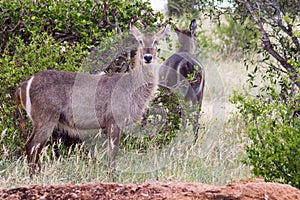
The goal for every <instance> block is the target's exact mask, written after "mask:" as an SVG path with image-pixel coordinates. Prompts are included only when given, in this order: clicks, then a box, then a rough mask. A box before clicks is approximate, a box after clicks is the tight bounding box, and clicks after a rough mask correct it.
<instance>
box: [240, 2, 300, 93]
mask: <svg viewBox="0 0 300 200" xmlns="http://www.w3.org/2000/svg"><path fill="white" fill-rule="evenodd" d="M238 1H239V0H238ZM239 2H242V1H239ZM242 3H243V4H244V5H245V6H246V8H247V10H248V11H249V13H250V15H251V16H252V19H253V20H254V22H255V23H256V25H257V26H258V29H259V31H260V32H261V33H262V35H263V38H262V39H261V41H262V45H263V49H264V50H266V51H267V52H269V53H270V54H271V55H272V56H273V57H274V58H275V59H276V60H277V61H278V62H280V64H281V65H282V66H283V67H284V68H285V69H286V70H287V71H288V72H289V73H290V75H289V76H290V78H291V80H293V81H294V82H295V84H296V85H297V87H298V88H299V89H300V79H299V76H298V73H297V71H296V70H295V69H294V68H293V67H292V66H291V64H290V63H288V62H287V60H285V59H284V58H283V57H282V56H281V55H280V54H279V53H278V52H277V51H275V50H274V47H273V45H272V43H271V41H270V39H269V35H268V33H267V32H266V30H265V29H264V27H263V24H262V21H261V18H260V17H259V16H256V14H255V13H254V10H253V7H252V6H251V5H250V3H249V1H243V2H242Z"/></svg>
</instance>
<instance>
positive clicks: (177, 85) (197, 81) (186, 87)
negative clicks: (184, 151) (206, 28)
mask: <svg viewBox="0 0 300 200" xmlns="http://www.w3.org/2000/svg"><path fill="white" fill-rule="evenodd" d="M196 28H197V22H196V20H195V19H193V20H192V21H191V23H190V27H189V29H188V30H181V29H179V28H178V27H176V26H175V25H174V29H175V32H176V33H177V37H178V42H179V44H180V48H179V50H178V52H177V53H175V54H173V55H171V56H170V57H169V58H168V59H167V60H166V61H165V62H164V63H163V65H162V66H161V68H160V72H159V74H160V84H161V85H162V86H164V87H167V88H172V89H176V90H179V91H180V92H181V93H182V94H183V96H184V99H185V101H191V102H192V103H193V104H198V105H199V107H200V108H201V106H202V100H203V93H204V84H205V74H204V68H203V66H202V64H201V63H200V62H199V61H198V60H197V59H196V58H195V57H194V56H193V55H194V54H195V52H196V50H197V43H196V40H195V38H196ZM199 112H200V111H197V113H196V116H195V124H194V132H195V133H196V137H197V131H198V120H199Z"/></svg>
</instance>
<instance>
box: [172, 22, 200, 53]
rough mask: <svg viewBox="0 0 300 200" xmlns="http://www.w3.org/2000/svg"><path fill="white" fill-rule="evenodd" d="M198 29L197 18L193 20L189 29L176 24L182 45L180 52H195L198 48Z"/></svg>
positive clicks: (176, 30)
mask: <svg viewBox="0 0 300 200" xmlns="http://www.w3.org/2000/svg"><path fill="white" fill-rule="evenodd" d="M196 29H197V22H196V19H193V20H192V21H191V24H190V27H189V29H186V30H181V29H179V28H178V27H176V26H174V30H175V32H176V33H177V37H178V42H179V43H180V45H181V47H180V49H179V52H188V53H191V54H194V53H195V51H196V49H197V44H196Z"/></svg>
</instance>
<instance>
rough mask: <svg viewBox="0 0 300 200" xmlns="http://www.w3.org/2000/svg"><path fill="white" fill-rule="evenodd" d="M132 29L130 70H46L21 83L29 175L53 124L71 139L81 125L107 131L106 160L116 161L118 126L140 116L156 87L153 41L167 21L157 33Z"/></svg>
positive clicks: (161, 34) (36, 166)
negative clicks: (28, 123) (135, 45)
mask: <svg viewBox="0 0 300 200" xmlns="http://www.w3.org/2000/svg"><path fill="white" fill-rule="evenodd" d="M130 30H131V33H132V34H133V35H134V36H135V38H136V40H137V41H138V42H139V46H138V49H137V54H136V58H135V64H134V69H133V70H131V72H130V73H112V74H102V75H89V74H82V73H76V72H66V71H56V70H46V71H42V72H39V73H36V74H34V75H32V76H31V77H29V78H28V79H27V80H26V81H24V82H22V83H21V84H20V87H19V88H18V89H17V92H16V99H17V108H18V106H19V103H20V104H22V106H23V108H24V109H25V110H26V113H27V115H28V117H29V118H30V120H31V122H32V126H33V129H32V132H31V135H30V136H29V138H28V140H27V142H26V144H25V150H26V155H27V161H28V164H29V170H30V174H31V175H32V174H34V173H35V172H36V171H40V169H41V163H40V160H39V155H40V153H41V151H42V149H43V147H44V145H45V143H46V142H47V140H48V139H49V137H50V136H51V135H52V133H53V130H54V129H55V128H57V127H59V128H60V129H64V130H67V131H66V132H67V133H68V134H69V136H71V137H74V138H78V137H80V134H81V131H82V130H91V129H103V131H104V132H106V133H107V135H108V146H109V148H108V158H109V160H108V164H109V166H110V167H112V168H114V167H115V166H116V156H117V153H118V148H119V142H120V138H121V135H122V129H123V128H124V127H125V126H127V125H129V124H132V123H134V122H136V121H138V120H140V118H141V116H142V114H143V112H144V111H145V109H146V108H147V106H148V104H149V102H150V101H151V100H152V98H153V95H154V93H155V91H156V89H157V84H158V73H157V69H156V67H157V65H155V62H156V57H157V56H156V52H157V49H156V45H157V42H158V40H159V39H161V38H163V37H164V36H165V35H167V34H168V32H169V30H170V25H169V24H168V25H167V26H166V27H165V28H163V29H162V30H160V31H159V32H157V33H156V34H142V33H141V32H140V31H139V30H138V29H137V28H136V27H135V26H134V25H132V26H131V28H130ZM18 110H19V109H18ZM19 111H20V110H19ZM21 124H23V123H21Z"/></svg>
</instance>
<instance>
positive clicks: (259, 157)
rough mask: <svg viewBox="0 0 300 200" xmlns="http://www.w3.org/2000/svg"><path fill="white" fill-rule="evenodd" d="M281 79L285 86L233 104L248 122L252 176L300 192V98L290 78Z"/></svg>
mask: <svg viewBox="0 0 300 200" xmlns="http://www.w3.org/2000/svg"><path fill="white" fill-rule="evenodd" d="M298 66H299V64H298ZM281 78H283V79H281V80H280V81H279V82H281V85H283V86H280V85H272V84H271V86H270V85H269V86H267V87H264V88H263V92H261V93H260V95H257V96H256V97H251V96H250V95H249V94H247V93H244V94H237V93H235V95H234V98H233V102H234V103H235V104H237V106H238V109H239V112H240V113H241V114H242V117H243V119H244V121H245V122H246V128H245V129H244V131H245V133H246V135H247V136H248V138H249V140H250V142H249V143H248V144H247V145H246V152H247V155H248V159H247V160H246V163H247V164H249V165H251V166H252V167H253V168H252V173H253V174H254V175H255V176H261V177H263V178H264V179H265V180H266V181H276V182H282V183H287V184H291V185H292V186H294V187H297V188H300V166H299V163H300V103H299V102H300V95H299V91H298V90H296V91H295V88H294V86H293V84H292V83H291V81H290V79H289V78H288V77H286V79H284V77H281ZM277 81H278V79H277ZM282 89H284V90H285V92H283V90H282ZM262 94H264V95H262Z"/></svg>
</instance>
